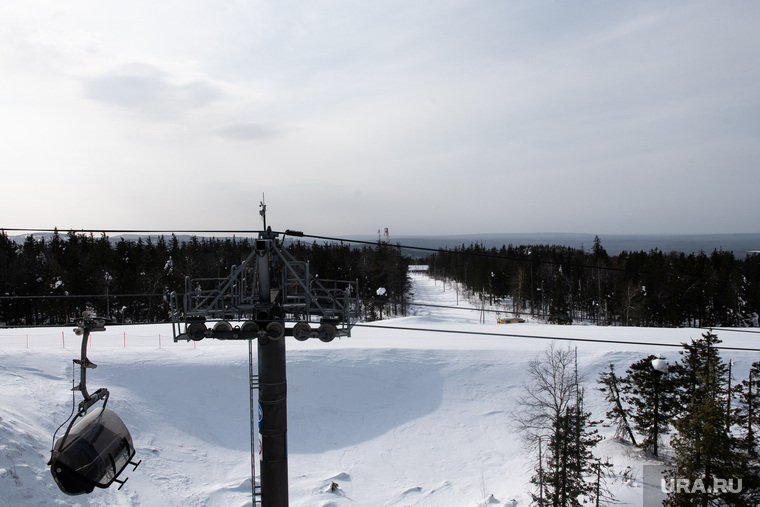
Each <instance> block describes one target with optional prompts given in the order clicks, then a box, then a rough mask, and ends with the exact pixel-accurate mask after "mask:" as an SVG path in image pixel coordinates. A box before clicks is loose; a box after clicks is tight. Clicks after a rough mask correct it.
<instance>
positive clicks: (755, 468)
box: [733, 361, 760, 505]
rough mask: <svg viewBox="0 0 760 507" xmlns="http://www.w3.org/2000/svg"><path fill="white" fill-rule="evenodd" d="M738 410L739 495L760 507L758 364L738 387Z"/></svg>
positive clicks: (759, 364)
mask: <svg viewBox="0 0 760 507" xmlns="http://www.w3.org/2000/svg"><path fill="white" fill-rule="evenodd" d="M737 390H738V398H739V400H738V401H739V406H738V407H737V408H736V409H735V410H734V413H733V416H734V422H735V424H736V430H737V434H738V437H737V442H736V444H737V447H738V450H739V452H740V453H741V455H742V456H741V458H742V464H741V466H742V468H743V469H744V471H745V473H744V477H743V479H744V481H743V484H742V493H743V494H744V498H745V499H746V500H747V502H748V503H749V504H750V505H759V504H760V452H759V451H760V449H758V443H759V441H758V432H760V361H756V362H754V363H752V367H751V368H750V371H749V376H748V378H747V379H746V380H744V381H742V383H741V384H740V385H739V386H738V389H737Z"/></svg>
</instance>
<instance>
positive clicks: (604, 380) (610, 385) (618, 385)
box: [599, 363, 638, 445]
mask: <svg viewBox="0 0 760 507" xmlns="http://www.w3.org/2000/svg"><path fill="white" fill-rule="evenodd" d="M599 384H600V385H601V386H600V387H599V390H600V391H601V392H603V393H604V399H605V400H606V401H607V403H609V404H610V406H611V408H610V410H609V411H607V418H608V419H609V420H610V421H612V422H613V423H614V424H615V438H624V437H628V439H629V440H630V442H631V443H632V444H633V445H638V444H637V443H636V437H635V436H634V434H633V430H632V429H631V426H630V424H628V414H627V411H626V409H625V407H624V406H623V399H622V394H621V389H622V382H621V379H620V378H619V377H618V376H617V375H616V374H615V365H614V364H612V363H610V369H609V371H606V372H602V373H601V374H600V375H599Z"/></svg>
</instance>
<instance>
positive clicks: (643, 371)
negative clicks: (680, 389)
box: [623, 355, 675, 457]
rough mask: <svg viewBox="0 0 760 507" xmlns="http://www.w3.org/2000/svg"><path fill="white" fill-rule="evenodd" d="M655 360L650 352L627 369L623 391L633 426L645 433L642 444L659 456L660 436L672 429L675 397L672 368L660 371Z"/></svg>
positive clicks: (644, 447) (642, 433)
mask: <svg viewBox="0 0 760 507" xmlns="http://www.w3.org/2000/svg"><path fill="white" fill-rule="evenodd" d="M655 359H657V357H656V356H654V355H650V356H648V357H645V358H644V359H641V360H640V361H637V362H635V363H633V364H632V365H631V366H630V367H629V368H628V371H627V372H626V373H627V376H626V377H625V379H624V382H623V392H624V393H625V395H624V399H625V401H626V402H627V403H628V404H629V405H630V407H631V410H630V413H631V419H632V420H633V424H634V428H635V429H636V431H638V432H639V433H640V434H641V435H643V436H644V440H643V441H642V442H641V444H640V445H641V447H642V448H643V449H645V450H647V451H649V452H651V453H652V455H653V456H657V457H659V454H660V452H659V447H660V445H659V444H660V439H661V436H662V435H664V434H667V432H668V430H669V429H670V423H669V421H670V418H671V417H672V415H673V410H674V401H675V400H674V393H673V382H672V377H671V374H670V369H669V370H668V371H665V372H661V371H658V370H657V369H655V368H654V366H653V363H652V361H653V360H655Z"/></svg>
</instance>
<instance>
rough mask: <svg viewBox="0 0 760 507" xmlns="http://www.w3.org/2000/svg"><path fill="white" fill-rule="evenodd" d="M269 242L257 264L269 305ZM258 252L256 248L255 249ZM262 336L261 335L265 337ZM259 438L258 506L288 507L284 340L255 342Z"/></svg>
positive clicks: (262, 246) (264, 301) (263, 298)
mask: <svg viewBox="0 0 760 507" xmlns="http://www.w3.org/2000/svg"><path fill="white" fill-rule="evenodd" d="M270 246H271V241H270V240H267V241H262V240H259V247H260V251H259V252H257V257H256V262H257V264H258V265H257V267H258V274H259V300H260V302H261V303H262V304H264V305H266V304H268V303H271V292H270V265H269V259H270V258H271V256H270ZM257 248H258V247H257ZM264 334H265V333H262V337H264ZM258 366H259V437H260V439H261V463H260V466H259V470H260V473H261V504H262V506H263V507H287V506H288V452H287V429H288V414H287V395H288V385H287V377H286V369H285V338H284V337H280V338H279V339H271V340H270V339H269V338H268V337H264V339H259V340H258Z"/></svg>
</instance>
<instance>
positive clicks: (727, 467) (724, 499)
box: [666, 332, 744, 507]
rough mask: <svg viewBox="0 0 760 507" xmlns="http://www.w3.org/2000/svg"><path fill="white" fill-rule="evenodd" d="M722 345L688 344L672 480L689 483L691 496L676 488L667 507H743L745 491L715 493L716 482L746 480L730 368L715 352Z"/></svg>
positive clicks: (710, 337) (709, 341)
mask: <svg viewBox="0 0 760 507" xmlns="http://www.w3.org/2000/svg"><path fill="white" fill-rule="evenodd" d="M719 343H720V340H719V339H718V337H717V336H716V335H714V334H712V333H710V332H708V333H705V334H704V335H702V338H701V339H699V340H696V341H695V340H692V342H691V344H684V350H683V351H682V352H681V354H682V358H681V362H680V363H679V364H678V365H677V367H676V368H675V370H676V372H677V373H678V384H679V385H678V396H679V399H680V404H681V409H680V413H679V414H678V416H677V419H676V421H675V427H676V430H677V432H678V434H677V436H676V437H674V439H673V441H672V445H673V449H674V450H675V458H674V460H673V469H672V470H671V472H670V475H669V478H670V479H676V480H678V479H681V480H683V479H688V481H689V484H690V485H691V487H690V490H689V491H685V490H683V489H680V488H672V489H671V490H670V491H669V493H668V498H667V500H666V505H668V506H670V507H676V506H686V505H701V506H703V507H707V506H709V505H744V499H743V498H742V494H741V493H740V492H738V493H737V492H731V491H729V490H728V489H725V488H724V489H718V490H714V489H713V488H712V486H713V485H714V484H715V480H716V479H717V480H719V481H723V480H729V479H734V478H738V477H741V476H742V475H743V473H744V472H743V470H741V465H742V459H741V455H740V454H739V453H738V452H737V450H736V446H735V442H734V441H733V440H732V438H731V436H730V434H729V431H728V427H729V425H730V420H729V414H728V410H727V404H726V398H727V396H728V395H729V393H728V367H727V365H726V363H725V362H723V360H722V359H721V358H720V355H719V354H718V350H717V349H716V348H715V347H716V345H717V344H719Z"/></svg>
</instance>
